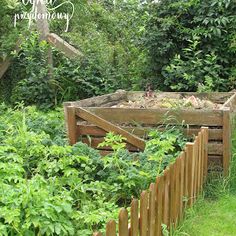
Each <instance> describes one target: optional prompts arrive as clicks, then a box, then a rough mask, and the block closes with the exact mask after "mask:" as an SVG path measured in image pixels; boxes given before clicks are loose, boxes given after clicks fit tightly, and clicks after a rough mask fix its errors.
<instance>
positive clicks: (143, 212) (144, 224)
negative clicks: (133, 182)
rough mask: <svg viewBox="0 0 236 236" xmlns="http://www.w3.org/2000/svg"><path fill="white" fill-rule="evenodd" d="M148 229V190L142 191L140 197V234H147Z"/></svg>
mask: <svg viewBox="0 0 236 236" xmlns="http://www.w3.org/2000/svg"><path fill="white" fill-rule="evenodd" d="M147 230H148V192H147V191H143V192H142V193H141V197H140V236H147Z"/></svg>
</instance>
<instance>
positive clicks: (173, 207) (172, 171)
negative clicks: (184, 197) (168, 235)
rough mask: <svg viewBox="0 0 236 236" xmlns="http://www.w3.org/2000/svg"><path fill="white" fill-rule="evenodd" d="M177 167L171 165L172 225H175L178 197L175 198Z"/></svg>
mask: <svg viewBox="0 0 236 236" xmlns="http://www.w3.org/2000/svg"><path fill="white" fill-rule="evenodd" d="M175 167H176V163H174V164H171V165H170V166H169V168H170V223H171V225H173V224H174V223H175V212H176V210H175V208H176V196H175V177H176V176H175Z"/></svg>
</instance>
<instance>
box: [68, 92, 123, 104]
mask: <svg viewBox="0 0 236 236" xmlns="http://www.w3.org/2000/svg"><path fill="white" fill-rule="evenodd" d="M126 97H127V92H126V91H124V90H118V91H116V92H115V93H110V94H105V95H101V96H96V97H91V98H87V99H83V100H80V101H75V102H65V103H64V106H77V107H103V106H106V104H107V103H111V102H120V101H122V100H124V99H126Z"/></svg>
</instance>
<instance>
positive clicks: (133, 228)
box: [130, 199, 139, 236]
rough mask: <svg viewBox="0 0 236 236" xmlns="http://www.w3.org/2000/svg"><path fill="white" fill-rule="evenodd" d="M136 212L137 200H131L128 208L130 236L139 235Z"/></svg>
mask: <svg viewBox="0 0 236 236" xmlns="http://www.w3.org/2000/svg"><path fill="white" fill-rule="evenodd" d="M138 210H139V209H138V200H137V199H133V200H132V202H131V208H130V236H137V235H138V233H139V216H138V214H139V212H138Z"/></svg>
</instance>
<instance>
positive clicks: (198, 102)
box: [112, 96, 221, 109]
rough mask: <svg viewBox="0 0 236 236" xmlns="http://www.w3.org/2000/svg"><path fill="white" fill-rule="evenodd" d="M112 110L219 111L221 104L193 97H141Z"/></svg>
mask: <svg viewBox="0 0 236 236" xmlns="http://www.w3.org/2000/svg"><path fill="white" fill-rule="evenodd" d="M112 107H114V108H176V109H177V108H186V109H219V108H220V107H221V104H217V103H214V102H212V101H209V100H206V99H200V98H198V97H195V96H189V97H183V98H160V97H154V96H153V97H148V96H143V97H140V99H138V100H130V101H122V102H120V103H118V104H116V105H114V106H112Z"/></svg>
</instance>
